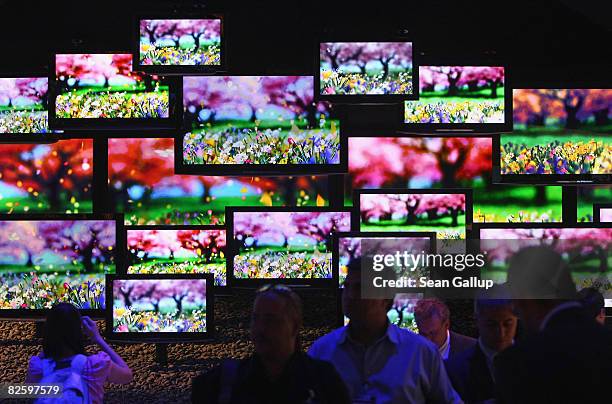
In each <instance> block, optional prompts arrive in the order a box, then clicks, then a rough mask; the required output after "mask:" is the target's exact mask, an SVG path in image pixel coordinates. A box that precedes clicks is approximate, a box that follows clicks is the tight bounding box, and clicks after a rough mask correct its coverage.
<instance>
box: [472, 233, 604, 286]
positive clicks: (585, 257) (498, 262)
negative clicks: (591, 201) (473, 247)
mask: <svg viewBox="0 0 612 404" xmlns="http://www.w3.org/2000/svg"><path fill="white" fill-rule="evenodd" d="M480 239H481V241H480V249H481V251H486V254H487V258H488V261H489V266H488V267H487V268H486V270H483V271H482V273H481V277H483V278H487V279H493V280H494V281H496V282H498V283H502V282H505V281H506V274H507V270H508V259H509V258H510V257H511V256H512V255H513V254H514V253H516V252H517V251H518V250H520V249H521V248H524V247H527V246H533V245H547V246H549V247H551V248H553V249H554V250H555V251H557V252H559V253H560V254H561V255H562V256H563V258H564V259H565V261H566V263H567V264H568V267H569V269H570V271H571V273H572V278H573V279H574V282H575V283H576V287H577V289H578V290H580V289H582V288H585V287H590V286H593V287H595V288H597V289H599V290H600V291H601V292H602V294H604V296H606V297H607V298H612V254H611V252H612V228H597V227H580V228H551V227H541V228H519V227H514V228H501V229H491V228H484V229H480Z"/></svg>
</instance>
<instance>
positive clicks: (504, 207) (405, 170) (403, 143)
mask: <svg viewBox="0 0 612 404" xmlns="http://www.w3.org/2000/svg"><path fill="white" fill-rule="evenodd" d="M491 150H492V141H491V138H481V137H478V138H477V137H442V136H429V137H354V138H349V153H348V168H349V173H348V175H347V176H346V177H345V179H346V181H345V191H346V192H345V206H351V205H352V191H353V190H354V189H357V188H366V189H379V188H394V187H397V188H433V189H436V188H459V187H463V188H472V190H473V194H474V209H473V210H474V222H493V223H501V222H550V221H552V222H560V221H561V219H562V215H561V214H562V201H561V187H560V186H549V187H541V186H537V187H534V186H518V185H517V186H515V185H512V186H510V185H493V184H492V180H491V170H492V160H491Z"/></svg>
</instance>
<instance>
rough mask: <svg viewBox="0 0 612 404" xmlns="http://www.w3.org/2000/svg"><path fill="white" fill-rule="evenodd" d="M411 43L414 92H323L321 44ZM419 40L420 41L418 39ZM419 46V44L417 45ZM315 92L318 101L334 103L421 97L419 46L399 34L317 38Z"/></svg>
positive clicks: (361, 102) (395, 101)
mask: <svg viewBox="0 0 612 404" xmlns="http://www.w3.org/2000/svg"><path fill="white" fill-rule="evenodd" d="M359 42H366V43H395V42H404V43H410V44H411V46H412V94H333V95H332V94H321V77H320V75H321V53H320V46H321V44H323V43H359ZM417 42H418V41H417ZM417 46H418V45H417ZM313 47H314V61H315V63H314V67H313V71H314V72H315V73H314V80H315V81H314V93H315V100H317V101H330V102H333V103H334V104H369V103H373V104H396V103H398V102H401V101H404V100H418V99H419V68H418V63H417V61H418V55H419V53H418V51H417V50H418V47H415V45H414V39H413V38H412V37H410V38H407V37H402V36H399V35H395V36H387V37H385V38H380V37H378V38H377V37H376V36H367V37H363V36H361V35H360V36H353V37H351V38H348V37H346V36H345V35H333V38H332V37H331V36H330V35H326V36H325V37H321V38H317V40H316V41H315V44H314V46H313Z"/></svg>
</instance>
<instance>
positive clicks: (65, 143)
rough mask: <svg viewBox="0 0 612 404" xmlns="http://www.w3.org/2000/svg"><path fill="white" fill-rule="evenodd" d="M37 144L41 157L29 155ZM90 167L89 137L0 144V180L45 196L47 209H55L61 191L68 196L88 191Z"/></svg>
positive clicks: (91, 151)
mask: <svg viewBox="0 0 612 404" xmlns="http://www.w3.org/2000/svg"><path fill="white" fill-rule="evenodd" d="M37 147H38V148H45V149H46V153H45V154H44V156H42V157H41V158H35V156H34V155H33V154H32V152H33V150H34V149H35V148H37ZM92 167H93V141H92V140H91V139H71V140H60V141H58V142H56V143H52V144H50V145H30V144H5V145H0V181H3V182H5V183H7V184H11V185H15V186H17V187H19V188H21V189H23V190H24V191H27V192H28V193H30V194H31V195H33V196H35V197H36V196H37V195H40V196H42V197H45V198H46V199H47V201H48V203H49V207H50V210H51V211H56V212H57V211H59V209H60V206H61V196H62V192H63V191H66V192H67V194H68V195H69V196H68V199H69V198H70V196H74V197H75V198H77V199H81V198H83V197H85V196H86V195H89V194H90V193H91V177H92V173H93V168H92Z"/></svg>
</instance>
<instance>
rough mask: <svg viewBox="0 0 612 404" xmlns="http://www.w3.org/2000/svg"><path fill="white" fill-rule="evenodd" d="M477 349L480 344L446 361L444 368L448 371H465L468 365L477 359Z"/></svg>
mask: <svg viewBox="0 0 612 404" xmlns="http://www.w3.org/2000/svg"><path fill="white" fill-rule="evenodd" d="M477 349H478V344H474V345H473V346H471V347H469V348H467V349H466V350H464V351H461V352H459V353H457V354H456V355H454V356H449V358H448V359H446V360H445V361H444V366H446V369H447V370H451V369H453V370H456V369H463V368H465V367H467V366H468V363H470V361H472V359H474V358H475V356H476V350H477Z"/></svg>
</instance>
